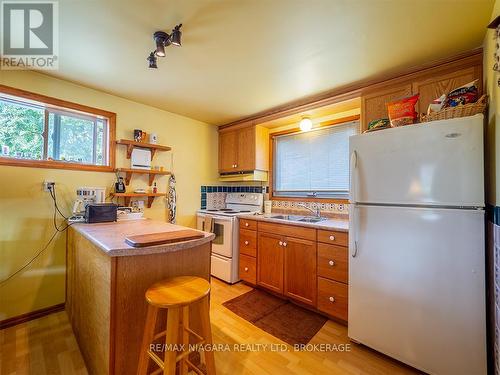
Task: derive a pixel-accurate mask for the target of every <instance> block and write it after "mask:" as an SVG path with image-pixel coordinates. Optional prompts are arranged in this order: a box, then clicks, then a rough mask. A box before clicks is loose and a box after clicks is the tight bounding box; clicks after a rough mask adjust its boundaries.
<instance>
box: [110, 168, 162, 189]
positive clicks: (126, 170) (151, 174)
mask: <svg viewBox="0 0 500 375" xmlns="http://www.w3.org/2000/svg"><path fill="white" fill-rule="evenodd" d="M115 171H116V172H122V173H125V185H129V184H130V179H131V178H132V174H134V173H136V174H147V175H149V186H151V185H153V181H154V179H155V177H156V176H166V175H169V174H170V172H169V171H157V170H154V169H132V168H116V169H115Z"/></svg>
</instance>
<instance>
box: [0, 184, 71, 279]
mask: <svg viewBox="0 0 500 375" xmlns="http://www.w3.org/2000/svg"><path fill="white" fill-rule="evenodd" d="M52 190H53V191H52ZM49 192H50V196H51V197H52V200H53V201H54V215H53V224H54V228H55V231H54V233H53V234H52V236H51V237H50V239H49V240H48V242H47V243H46V244H45V246H43V247H42V248H41V249H40V250H39V251H38V252H37V253H36V254H35V256H33V257H32V258H31V259H30V260H29V261H28V262H26V263H25V264H24V265H23V266H22V267H21V268H19V269H18V270H17V271H15V272H14V273H12V274H11V275H9V276H7V277H6V278H5V279H3V280H1V281H0V286H2V285H4V284H5V283H7V282H8V281H9V280H10V279H12V278H13V277H15V276H16V275H18V274H20V273H21V272H23V271H24V270H25V269H26V268H28V267H29V266H30V265H31V264H32V263H33V262H34V261H35V260H36V259H37V258H38V257H39V256H40V255H41V254H42V253H43V252H44V251H45V250H47V248H48V247H49V245H50V244H51V243H52V241H53V240H54V238H55V237H56V235H57V234H58V233H60V232H64V231H65V230H66V229H68V228H69V227H70V226H71V225H73V224H75V223H70V224H67V225H66V226H65V227H64V228H63V227H62V226H61V227H59V226H58V225H57V213H59V214H60V215H61V216H62V217H63V218H65V219H67V217H66V216H64V215H63V214H62V212H61V211H60V210H59V207H58V206H57V197H56V192H55V186H54V185H52V187H50V188H49Z"/></svg>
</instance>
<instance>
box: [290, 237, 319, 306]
mask: <svg viewBox="0 0 500 375" xmlns="http://www.w3.org/2000/svg"><path fill="white" fill-rule="evenodd" d="M283 247H284V248H285V263H284V268H285V295H286V296H287V297H290V298H293V299H296V300H298V301H300V302H303V303H306V304H308V305H312V306H314V305H315V304H316V242H314V241H309V240H303V239H299V238H293V237H285V238H284V241H283Z"/></svg>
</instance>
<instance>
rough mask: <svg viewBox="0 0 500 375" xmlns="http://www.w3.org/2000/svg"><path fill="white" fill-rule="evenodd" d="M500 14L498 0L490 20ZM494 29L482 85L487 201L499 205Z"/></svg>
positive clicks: (499, 137) (488, 34)
mask: <svg viewBox="0 0 500 375" xmlns="http://www.w3.org/2000/svg"><path fill="white" fill-rule="evenodd" d="M498 15H500V1H496V2H495V6H494V8H493V13H492V14H491V20H493V19H495V17H497V16H498ZM494 35H495V31H494V30H490V29H488V31H487V32H486V36H485V38H484V46H483V48H484V58H483V61H484V69H483V71H484V87H485V92H486V93H487V94H488V96H489V111H488V112H489V116H488V126H487V133H486V142H487V145H486V146H487V147H486V149H487V157H486V161H487V165H488V173H487V181H486V184H487V203H489V204H492V205H500V189H499V187H500V155H499V153H498V152H497V151H498V149H499V148H500V113H499V111H500V94H499V92H498V91H499V89H500V88H499V87H498V83H497V82H498V80H499V79H500V74H499V73H498V72H495V71H493V69H492V68H493V65H494V59H493V54H494V52H495V39H494Z"/></svg>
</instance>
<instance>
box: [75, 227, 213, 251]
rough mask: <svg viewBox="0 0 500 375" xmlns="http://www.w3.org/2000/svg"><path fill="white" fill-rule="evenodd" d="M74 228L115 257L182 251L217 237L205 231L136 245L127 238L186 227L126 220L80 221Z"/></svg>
mask: <svg viewBox="0 0 500 375" xmlns="http://www.w3.org/2000/svg"><path fill="white" fill-rule="evenodd" d="M72 228H73V229H74V230H75V231H77V232H78V233H80V234H81V235H82V236H83V237H85V238H86V239H88V240H89V241H90V242H92V243H93V244H94V245H96V246H97V247H99V248H100V249H101V250H102V251H103V252H104V253H105V254H106V255H109V256H112V257H114V256H136V255H147V254H157V253H165V252H169V251H179V250H182V249H188V248H191V247H193V246H199V245H203V244H205V243H208V242H211V241H212V240H213V239H214V237H215V235H214V234H213V233H207V232H201V233H203V234H204V237H203V238H200V239H196V240H190V241H183V242H176V243H170V244H165V245H157V246H149V247H141V248H136V247H132V246H130V245H128V244H127V243H126V242H125V237H127V236H131V235H138V234H150V233H161V232H174V231H178V230H182V229H186V228H185V227H182V226H180V225H175V224H169V223H165V222H162V221H157V220H151V219H143V220H126V221H118V222H114V223H98V224H84V223H78V224H73V225H72Z"/></svg>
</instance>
